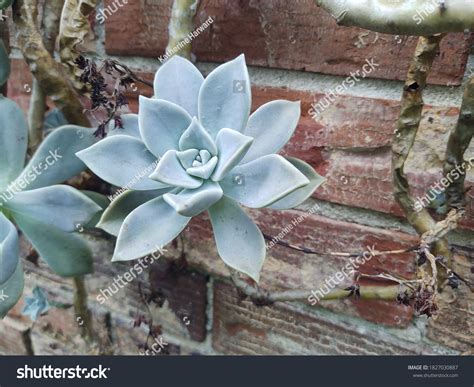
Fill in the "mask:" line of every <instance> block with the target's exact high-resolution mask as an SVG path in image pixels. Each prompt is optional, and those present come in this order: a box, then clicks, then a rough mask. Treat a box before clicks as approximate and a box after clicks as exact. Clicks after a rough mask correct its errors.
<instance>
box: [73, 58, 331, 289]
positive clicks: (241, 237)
mask: <svg viewBox="0 0 474 387" xmlns="http://www.w3.org/2000/svg"><path fill="white" fill-rule="evenodd" d="M154 89H155V96H154V98H146V97H143V96H141V97H140V101H139V102H140V107H139V114H138V115H133V114H129V115H124V116H122V117H123V124H124V128H123V129H114V130H111V131H110V132H111V134H110V135H109V137H107V138H105V139H104V140H102V141H100V142H98V143H97V144H95V145H93V146H91V147H90V148H88V149H85V150H83V151H81V152H79V153H78V157H79V158H80V159H81V160H83V161H84V163H85V164H86V165H87V166H88V167H89V168H90V169H91V170H92V171H93V172H95V173H96V174H97V175H98V176H100V177H101V178H102V179H104V180H106V181H108V182H109V183H111V184H114V185H116V186H119V187H123V188H125V189H128V190H126V191H125V192H123V193H121V194H120V195H119V196H118V197H117V198H116V199H115V200H113V202H112V203H111V205H110V206H109V207H108V209H107V210H106V211H105V212H104V214H103V216H102V219H101V221H100V223H99V224H98V227H101V228H103V229H104V230H105V231H107V232H109V233H111V234H114V235H117V236H118V239H117V245H116V248H115V252H114V257H113V260H114V261H126V260H132V259H136V258H139V257H142V256H144V255H146V254H149V253H151V252H153V251H155V250H156V249H157V248H159V247H160V246H164V245H166V244H167V243H169V242H170V241H172V240H173V239H174V238H175V237H176V236H177V235H178V234H179V233H180V232H181V231H182V230H183V229H184V228H185V226H186V225H187V224H188V222H189V220H190V219H191V218H192V217H193V216H196V215H198V214H200V213H202V212H203V211H206V210H207V211H208V214H209V217H210V220H211V223H212V228H213V231H214V236H215V240H216V244H217V250H218V253H219V255H220V257H221V258H222V259H223V260H224V262H225V263H226V264H227V265H228V266H230V267H232V268H234V269H237V270H239V271H241V272H243V273H245V274H247V275H249V276H250V277H252V278H253V279H254V280H255V281H258V279H259V273H260V270H261V268H262V265H263V261H264V259H265V253H266V251H265V241H264V237H263V235H262V233H261V232H260V230H259V229H258V228H257V226H256V225H255V224H254V222H253V221H252V219H251V218H250V217H249V216H248V215H247V214H246V212H245V211H244V210H243V209H242V208H241V206H240V204H242V205H244V206H246V207H249V208H263V207H269V208H274V209H288V208H293V207H295V206H297V205H298V204H300V203H301V202H302V201H304V200H305V199H306V198H308V197H309V196H310V195H311V194H312V193H313V191H314V190H315V189H316V188H317V187H318V186H319V185H320V184H321V183H322V182H323V178H322V177H320V176H319V175H317V174H316V172H315V171H314V170H313V169H312V168H311V167H310V166H309V165H308V164H306V163H304V162H302V161H300V160H297V159H294V158H285V157H282V156H280V155H277V154H275V153H276V152H278V151H280V149H281V148H282V147H283V146H284V145H285V144H286V143H287V142H288V140H289V139H290V137H291V136H292V135H293V132H294V130H295V128H296V125H297V123H298V120H299V117H300V103H299V102H290V101H283V100H277V101H272V102H269V103H267V104H265V105H263V106H261V107H260V108H259V109H258V110H256V111H255V112H254V113H253V114H252V115H250V117H249V114H250V106H251V91H250V81H249V75H248V71H247V67H246V64H245V58H244V56H243V55H241V56H239V57H238V58H236V59H234V60H232V61H230V62H227V63H225V64H223V65H221V66H219V67H217V68H216V69H215V70H214V71H212V72H211V73H210V74H209V76H208V77H207V78H206V79H204V78H203V76H202V75H201V73H200V72H199V70H198V69H197V68H196V67H195V66H194V65H193V64H192V63H191V62H189V61H188V60H186V59H183V58H181V57H179V56H175V57H173V58H172V59H170V60H169V61H168V62H166V63H165V64H164V65H163V66H161V67H160V69H159V70H158V72H157V73H156V76H155V81H154Z"/></svg>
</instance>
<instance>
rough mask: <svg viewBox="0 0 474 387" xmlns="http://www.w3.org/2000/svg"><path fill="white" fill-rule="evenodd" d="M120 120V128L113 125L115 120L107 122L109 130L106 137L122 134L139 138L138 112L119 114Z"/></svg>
mask: <svg viewBox="0 0 474 387" xmlns="http://www.w3.org/2000/svg"><path fill="white" fill-rule="evenodd" d="M120 120H121V121H122V128H119V127H118V126H117V127H116V126H115V121H111V122H110V123H109V131H108V135H107V137H110V136H116V135H117V134H122V135H124V136H131V137H135V138H138V139H139V140H141V135H140V129H139V128H138V114H122V115H121V116H120Z"/></svg>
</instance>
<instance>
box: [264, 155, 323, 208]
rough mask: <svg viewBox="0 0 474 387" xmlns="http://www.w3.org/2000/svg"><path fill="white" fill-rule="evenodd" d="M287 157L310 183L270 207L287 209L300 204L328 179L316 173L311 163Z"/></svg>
mask: <svg viewBox="0 0 474 387" xmlns="http://www.w3.org/2000/svg"><path fill="white" fill-rule="evenodd" d="M286 159H287V160H288V161H289V162H290V163H291V164H292V165H293V166H295V167H296V168H298V171H300V172H301V173H302V174H303V175H305V176H306V178H307V179H308V180H309V184H307V185H305V186H303V187H301V188H298V189H297V190H295V191H293V192H291V193H290V194H288V195H286V196H284V197H283V198H282V199H280V200H278V201H276V202H275V203H273V204H272V205H270V206H269V208H273V209H274V210H287V209H290V208H294V207H296V206H298V205H300V204H301V203H303V202H304V201H305V200H306V199H308V198H309V197H310V196H311V195H312V194H313V192H314V191H315V190H316V189H317V188H318V187H319V186H320V185H321V184H323V183H324V182H325V181H326V179H325V178H324V177H322V176H320V175H318V174H317V173H316V171H315V170H314V169H313V167H312V166H311V165H309V164H307V163H305V162H304V161H302V160H299V159H295V158H293V157H287V158H286Z"/></svg>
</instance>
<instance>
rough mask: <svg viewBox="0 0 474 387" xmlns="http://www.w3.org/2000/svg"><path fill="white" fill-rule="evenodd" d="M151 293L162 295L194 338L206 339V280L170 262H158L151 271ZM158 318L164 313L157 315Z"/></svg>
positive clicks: (183, 326) (158, 312) (198, 339)
mask: <svg viewBox="0 0 474 387" xmlns="http://www.w3.org/2000/svg"><path fill="white" fill-rule="evenodd" d="M149 280H150V290H151V291H153V292H159V293H161V294H163V296H164V297H165V298H166V299H167V301H168V303H169V308H170V309H171V311H172V313H173V314H174V317H175V318H176V320H177V323H178V325H179V326H181V329H180V330H181V331H182V330H183V329H182V328H186V329H187V330H188V332H189V336H190V338H192V339H193V340H196V341H204V339H205V338H206V305H207V280H206V276H204V275H202V274H199V273H196V272H192V271H188V270H186V269H183V268H179V266H178V265H177V264H173V263H171V262H170V261H164V260H163V261H158V262H156V263H155V264H153V265H152V267H151V268H150V275H149ZM157 314H158V315H160V314H161V315H162V314H164V313H160V311H157Z"/></svg>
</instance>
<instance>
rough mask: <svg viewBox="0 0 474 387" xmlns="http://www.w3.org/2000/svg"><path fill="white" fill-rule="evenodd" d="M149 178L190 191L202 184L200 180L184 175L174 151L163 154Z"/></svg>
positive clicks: (184, 172)
mask: <svg viewBox="0 0 474 387" xmlns="http://www.w3.org/2000/svg"><path fill="white" fill-rule="evenodd" d="M150 178H151V179H154V180H157V181H159V182H161V183H163V184H169V185H171V186H173V187H182V188H190V189H193V188H198V187H199V186H201V184H202V180H201V179H198V178H196V177H193V176H190V175H188V174H187V173H186V171H185V170H184V168H183V166H182V165H181V162H180V161H179V159H178V156H177V152H176V151H174V150H169V151H168V152H166V153H165V155H164V156H163V157H162V158H161V160H160V162H159V163H158V165H157V166H156V169H155V171H154V172H153V173H152V174H151V175H150Z"/></svg>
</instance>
